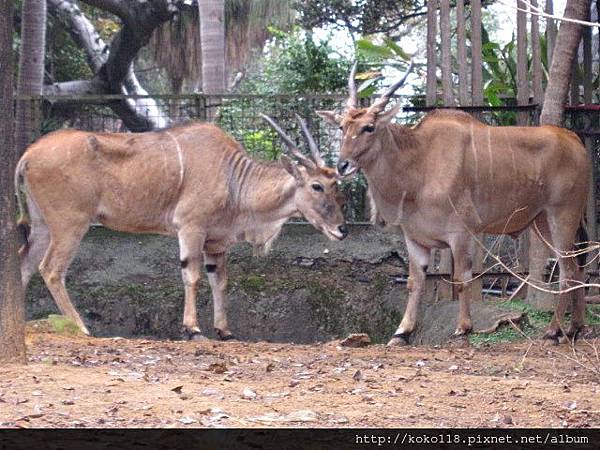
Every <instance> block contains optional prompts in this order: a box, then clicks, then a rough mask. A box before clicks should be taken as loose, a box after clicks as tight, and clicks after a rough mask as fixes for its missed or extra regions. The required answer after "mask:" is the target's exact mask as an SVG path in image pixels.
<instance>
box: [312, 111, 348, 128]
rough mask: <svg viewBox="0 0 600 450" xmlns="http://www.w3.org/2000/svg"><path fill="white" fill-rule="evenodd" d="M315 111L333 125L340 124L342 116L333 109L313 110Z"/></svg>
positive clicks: (337, 125)
mask: <svg viewBox="0 0 600 450" xmlns="http://www.w3.org/2000/svg"><path fill="white" fill-rule="evenodd" d="M315 113H317V116H319V117H320V118H322V119H325V120H326V121H327V122H328V123H329V124H331V125H333V126H334V127H339V126H340V125H341V124H342V116H340V115H339V114H337V113H336V112H335V111H315Z"/></svg>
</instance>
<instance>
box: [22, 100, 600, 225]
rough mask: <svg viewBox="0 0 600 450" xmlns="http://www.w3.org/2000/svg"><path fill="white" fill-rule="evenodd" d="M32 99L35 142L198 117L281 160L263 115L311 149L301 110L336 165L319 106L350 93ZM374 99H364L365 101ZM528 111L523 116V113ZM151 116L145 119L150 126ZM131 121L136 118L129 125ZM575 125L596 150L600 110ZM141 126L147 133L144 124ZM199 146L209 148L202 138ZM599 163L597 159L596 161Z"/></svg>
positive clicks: (412, 117)
mask: <svg viewBox="0 0 600 450" xmlns="http://www.w3.org/2000/svg"><path fill="white" fill-rule="evenodd" d="M18 100H20V101H27V102H29V104H30V105H31V108H32V109H33V117H34V121H33V126H32V128H33V129H32V130H31V140H32V141H33V140H35V139H36V138H37V137H39V136H40V135H42V134H45V133H48V132H51V131H53V130H56V129H60V128H66V127H72V128H77V129H82V130H87V131H94V132H127V131H131V129H132V128H133V127H132V126H131V125H130V126H129V127H128V126H127V121H126V119H125V120H124V119H123V114H120V113H122V111H123V110H124V109H126V110H127V114H129V115H130V116H131V115H133V116H138V117H141V118H142V119H143V120H146V121H147V122H148V123H149V124H150V125H151V126H154V127H156V126H170V125H176V124H179V123H184V122H187V121H190V120H211V121H214V122H215V123H216V124H217V125H218V126H220V127H221V128H223V129H224V130H225V131H226V132H228V133H229V134H231V135H232V136H233V137H234V138H235V139H236V140H237V141H239V142H241V143H242V144H243V145H244V147H245V148H246V149H247V150H248V152H249V153H250V154H251V155H252V156H254V157H256V158H259V159H263V160H275V159H277V158H278V157H279V155H280V153H281V149H282V148H283V143H282V141H281V139H280V138H279V136H278V135H277V133H275V132H274V131H273V130H272V129H271V128H270V127H269V125H268V124H267V123H266V122H265V121H264V120H263V119H262V117H261V116H260V114H261V113H262V114H267V115H269V116H270V117H272V118H273V119H274V120H275V121H276V122H277V123H279V124H280V126H281V127H282V128H283V129H284V130H285V131H286V133H288V135H289V136H290V137H291V138H292V139H293V140H295V141H296V142H297V143H298V146H299V147H300V148H303V146H304V144H303V139H302V133H301V131H300V126H299V124H298V122H297V120H296V117H295V116H296V114H298V115H300V116H301V117H303V118H304V119H305V120H306V121H307V123H308V126H309V128H310V130H311V133H312V134H313V136H314V138H315V141H316V142H317V143H318V145H319V147H320V148H321V152H322V154H323V156H324V159H325V160H326V161H327V163H329V164H335V163H336V162H337V154H338V150H339V142H340V131H339V129H338V128H336V127H332V126H330V125H328V124H327V123H326V122H325V121H323V120H321V119H319V118H317V116H316V114H315V111H317V110H334V109H337V110H340V111H341V110H342V109H343V107H344V105H345V101H346V97H345V96H340V95H306V96H298V95H277V96H261V95H238V94H231V95H215V96H210V95H203V94H191V95H155V96H120V95H109V96H107V95H102V96H77V97H30V98H19V99H18ZM372 101H373V98H363V99H361V102H362V104H363V105H364V106H367V105H369V104H371V102H372ZM393 101H395V102H400V103H401V104H402V105H403V108H402V109H401V110H400V112H399V113H398V116H397V118H396V120H397V122H398V123H402V124H406V125H412V124H416V123H417V122H418V121H419V120H420V119H421V118H422V117H423V116H424V115H425V114H426V113H427V112H429V111H430V110H432V109H435V108H432V107H424V106H415V105H419V103H420V99H419V98H418V97H400V96H396V97H395V98H394V100H393ZM457 109H460V110H464V111H466V112H468V113H471V114H473V115H475V116H476V117H477V118H479V119H480V120H482V121H483V122H484V123H487V124H490V125H515V124H516V123H517V120H518V119H520V120H523V119H525V120H526V122H527V123H528V124H530V125H536V124H537V123H538V111H539V108H538V107H537V105H529V106H510V105H509V106H497V107H462V108H457ZM519 116H520V117H519ZM143 120H141V121H139V122H138V123H145V122H143ZM129 123H131V121H130V122H129ZM567 124H568V126H570V127H571V128H572V129H575V131H579V132H580V133H583V134H582V136H583V137H584V139H587V140H586V144H587V145H591V146H592V152H593V153H594V154H597V153H598V149H599V148H600V113H599V112H598V111H579V110H575V109H573V110H569V111H568V114H567ZM135 131H142V130H141V129H138V130H135ZM199 145H201V144H200V143H199ZM595 160H596V161H597V158H595ZM343 189H344V191H345V194H346V198H347V208H346V209H347V218H348V220H350V221H357V222H362V221H365V220H368V216H369V211H368V201H367V198H366V197H367V196H366V183H365V181H364V179H362V178H361V177H357V178H356V179H354V180H353V181H351V182H348V183H345V184H344V186H343Z"/></svg>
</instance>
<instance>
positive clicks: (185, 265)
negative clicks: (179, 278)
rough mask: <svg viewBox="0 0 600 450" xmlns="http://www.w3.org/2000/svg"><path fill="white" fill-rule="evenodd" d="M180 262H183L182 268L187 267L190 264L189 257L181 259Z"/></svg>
mask: <svg viewBox="0 0 600 450" xmlns="http://www.w3.org/2000/svg"><path fill="white" fill-rule="evenodd" d="M180 263H181V268H182V269H185V268H186V267H187V266H188V260H187V259H182V260H181V261H180Z"/></svg>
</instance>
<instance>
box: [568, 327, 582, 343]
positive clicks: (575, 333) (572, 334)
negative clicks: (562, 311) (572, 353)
mask: <svg viewBox="0 0 600 450" xmlns="http://www.w3.org/2000/svg"><path fill="white" fill-rule="evenodd" d="M582 331H583V326H581V325H578V326H573V325H571V326H570V327H569V329H568V330H567V334H566V336H567V338H569V341H572V342H576V341H577V338H578V337H579V333H581V332H582Z"/></svg>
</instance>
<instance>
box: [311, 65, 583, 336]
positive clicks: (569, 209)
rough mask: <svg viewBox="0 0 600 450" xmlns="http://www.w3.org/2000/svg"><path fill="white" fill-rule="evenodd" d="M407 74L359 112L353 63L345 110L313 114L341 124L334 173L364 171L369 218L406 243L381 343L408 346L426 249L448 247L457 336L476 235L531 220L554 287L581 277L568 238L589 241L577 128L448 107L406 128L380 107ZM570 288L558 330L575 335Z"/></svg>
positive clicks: (464, 325)
mask: <svg viewBox="0 0 600 450" xmlns="http://www.w3.org/2000/svg"><path fill="white" fill-rule="evenodd" d="M409 72H410V68H409V71H407V73H406V75H405V76H404V77H403V78H402V79H401V80H400V81H398V82H397V83H395V84H394V85H393V86H391V87H390V88H389V90H388V91H387V92H386V93H385V94H384V95H383V96H382V97H380V98H379V99H378V100H377V101H375V102H374V103H373V104H372V105H371V106H370V107H367V108H361V107H359V105H358V101H357V100H358V99H357V90H356V86H355V81H354V78H355V74H356V65H355V66H354V67H353V69H352V72H351V74H350V78H349V81H348V88H349V97H348V100H347V103H346V107H345V110H344V112H343V114H337V113H335V112H334V111H317V114H318V115H319V116H321V117H322V118H324V119H326V120H327V121H328V122H330V123H332V124H334V125H335V126H337V127H340V128H341V130H342V142H341V148H340V156H339V161H338V164H337V169H338V173H339V174H340V175H341V176H348V175H350V174H352V173H353V172H355V171H356V170H359V169H360V170H362V172H363V173H364V175H365V177H366V179H367V182H368V185H369V193H370V196H371V197H372V200H373V202H374V205H375V207H376V214H375V216H374V217H375V219H376V221H378V222H382V223H385V224H386V225H387V226H388V227H389V228H391V229H396V230H398V231H402V232H403V234H404V237H405V240H406V246H407V249H408V254H409V283H408V289H409V298H408V303H407V306H406V310H405V313H404V317H403V319H402V321H401V323H400V325H399V327H398V328H397V330H396V332H395V334H394V336H393V337H392V339H391V340H390V342H389V345H402V344H406V343H407V342H408V338H409V336H410V334H411V332H413V331H414V329H415V325H416V321H417V311H418V303H419V298H420V297H421V293H422V291H423V287H424V284H425V272H426V269H427V264H428V263H429V259H430V253H431V250H432V249H434V248H450V250H451V252H452V257H453V262H454V273H455V281H456V282H457V284H458V297H459V314H458V324H457V327H456V331H455V334H456V335H462V334H466V333H469V332H470V331H471V329H472V324H471V316H470V299H471V290H470V283H468V281H469V280H470V279H471V278H472V258H473V252H474V247H475V242H476V241H475V239H473V236H474V235H475V234H478V233H492V234H508V235H512V236H516V235H518V234H519V233H521V232H522V231H523V230H525V229H527V228H528V227H529V226H530V225H532V224H534V225H535V226H534V229H535V230H536V232H537V233H538V235H541V237H542V238H543V240H545V241H546V243H548V244H550V245H551V246H552V248H553V249H554V251H555V252H557V253H559V267H560V287H561V289H565V288H568V287H572V286H574V285H576V284H577V283H578V282H579V281H581V280H582V276H583V274H582V270H581V268H580V267H578V265H577V262H576V261H575V258H574V257H573V256H574V254H573V250H574V246H575V242H576V240H579V241H583V240H586V239H587V237H586V234H585V229H584V227H583V214H584V210H585V205H586V200H587V195H588V187H589V180H590V175H591V162H590V158H589V156H588V154H587V152H586V150H585V148H584V146H583V145H582V143H581V141H580V140H579V138H578V137H577V135H576V134H575V133H572V132H570V131H568V130H566V129H563V128H559V127H554V126H539V127H512V126H511V127H508V126H507V127H492V126H487V125H485V124H483V123H481V122H480V121H478V120H476V119H475V118H473V117H472V116H470V115H469V114H466V113H464V112H459V111H451V110H437V111H434V112H431V113H429V114H427V115H426V116H425V118H424V119H423V120H421V122H420V123H419V124H418V125H416V126H414V127H412V128H409V127H406V126H402V125H399V124H394V123H391V121H392V119H393V118H394V116H395V115H396V114H397V112H398V110H399V108H400V105H395V106H393V107H392V108H390V109H388V110H386V109H385V108H386V106H387V104H388V102H389V100H390V98H391V96H392V95H393V93H394V91H395V90H396V89H398V88H399V87H400V86H401V85H402V84H403V83H404V81H405V80H406V77H407V75H408V73H409ZM579 256H582V257H583V261H585V255H579ZM577 259H580V258H579V257H578V258H577ZM579 263H580V264H583V262H581V261H579ZM573 294H574V296H573V316H572V321H571V326H570V328H569V330H568V331H566V334H567V335H568V336H573V337H574V336H576V335H577V333H578V331H579V330H580V329H581V328H582V327H583V325H584V313H585V299H584V293H583V290H582V289H577V290H576V291H575V292H574V293H573ZM570 295H571V294H567V293H561V294H560V296H559V302H558V305H557V307H556V309H555V313H554V317H553V319H552V322H551V324H550V326H549V327H548V329H547V330H546V334H545V337H546V338H550V339H555V340H558V338H559V337H560V336H561V335H562V334H563V331H562V330H563V328H562V320H563V318H564V314H565V310H566V308H567V306H568V296H570Z"/></svg>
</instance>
